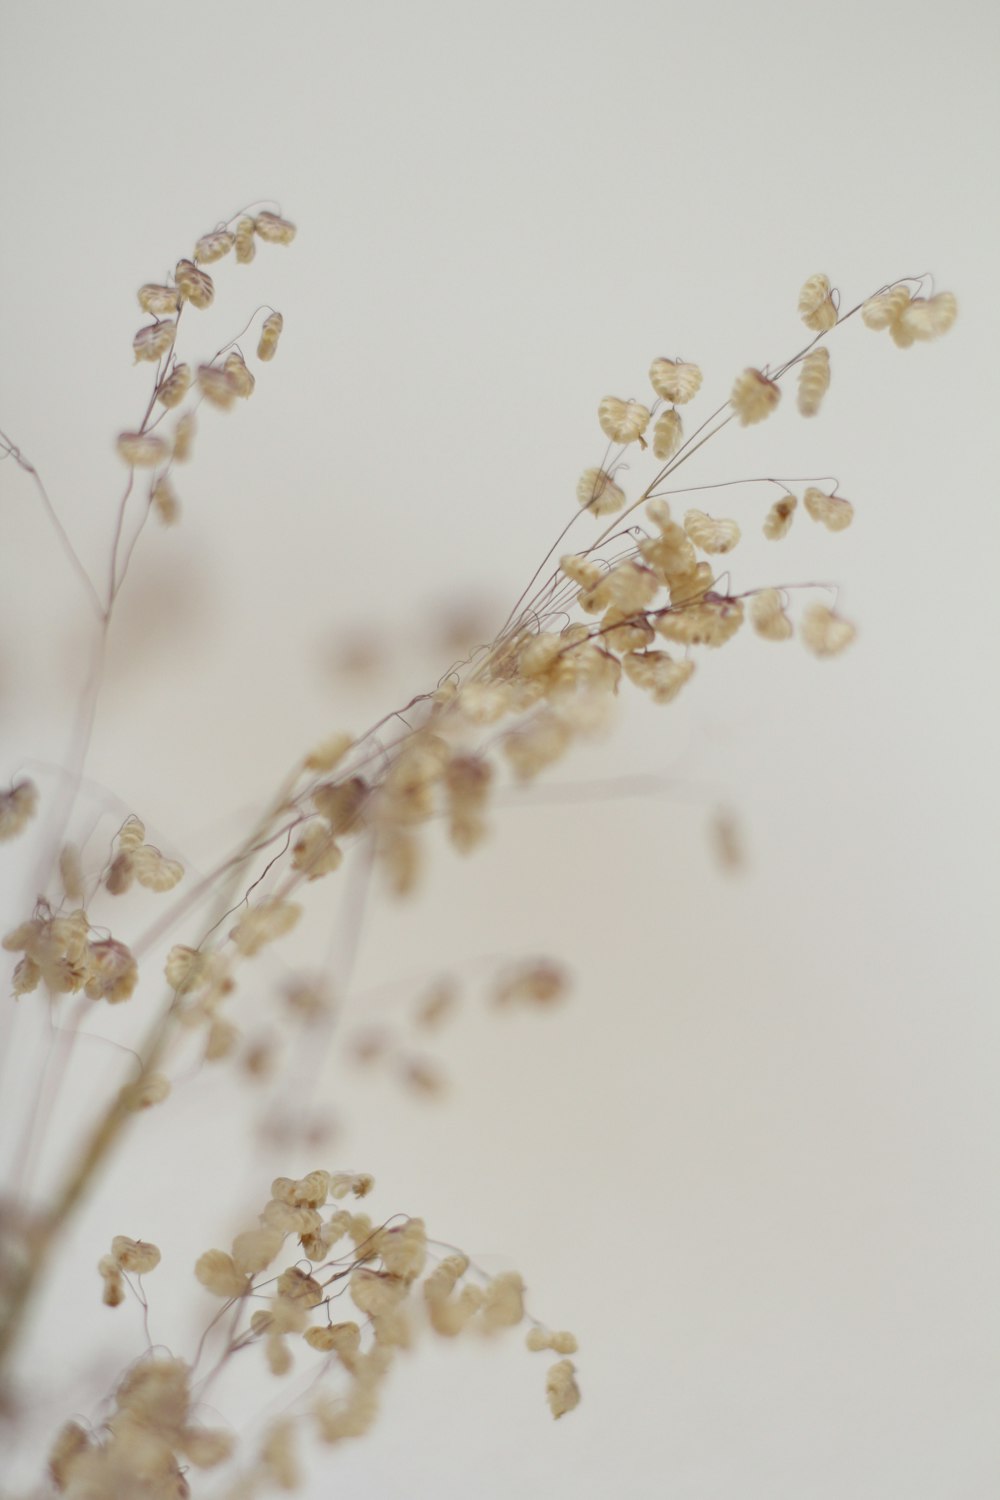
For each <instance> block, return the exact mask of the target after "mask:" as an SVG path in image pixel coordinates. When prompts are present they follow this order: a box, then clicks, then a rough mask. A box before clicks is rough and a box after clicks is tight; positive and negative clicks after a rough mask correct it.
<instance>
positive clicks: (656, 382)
mask: <svg viewBox="0 0 1000 1500" xmlns="http://www.w3.org/2000/svg"><path fill="white" fill-rule="evenodd" d="M649 379H650V383H651V384H652V387H653V390H654V391H655V392H656V394H657V395H658V396H662V397H663V398H664V400H665V401H672V402H673V403H674V405H675V406H683V405H684V403H685V402H686V401H690V400H691V399H692V397H694V396H696V395H697V394H698V391H699V390H700V389H701V371H700V370H699V368H698V366H697V365H692V364H686V363H685V361H684V360H682V359H654V360H653V363H652V364H651V365H650V367H649Z"/></svg>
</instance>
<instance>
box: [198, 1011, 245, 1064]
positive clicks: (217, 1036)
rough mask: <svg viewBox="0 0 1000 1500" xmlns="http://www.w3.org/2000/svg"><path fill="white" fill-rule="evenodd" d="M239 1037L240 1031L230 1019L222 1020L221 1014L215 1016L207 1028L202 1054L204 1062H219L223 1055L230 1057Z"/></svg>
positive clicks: (238, 1042)
mask: <svg viewBox="0 0 1000 1500" xmlns="http://www.w3.org/2000/svg"><path fill="white" fill-rule="evenodd" d="M241 1039H242V1033H241V1032H240V1029H239V1027H238V1026H234V1025H233V1023H232V1021H224V1020H223V1019H222V1018H221V1016H215V1017H213V1019H212V1022H211V1024H210V1025H209V1028H208V1035H207V1037H206V1038H205V1051H204V1053H203V1054H202V1056H203V1057H204V1059H205V1061H206V1062H221V1061H222V1059H223V1058H225V1057H232V1055H233V1053H234V1052H235V1051H236V1048H237V1047H238V1046H239V1044H240V1041H241Z"/></svg>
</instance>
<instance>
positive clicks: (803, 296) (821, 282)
mask: <svg viewBox="0 0 1000 1500" xmlns="http://www.w3.org/2000/svg"><path fill="white" fill-rule="evenodd" d="M799 317H800V318H801V319H802V321H803V323H804V324H805V325H806V327H807V328H812V329H814V330H815V331H816V332H817V333H826V332H827V331H828V330H829V329H831V328H832V327H833V326H834V324H835V323H836V321H837V308H836V304H835V303H834V300H833V294H832V292H831V291H830V283H829V281H828V280H827V278H826V277H825V276H823V275H817V276H810V278H809V280H808V281H807V282H806V283H805V285H804V286H803V287H802V289H801V291H800V292H799Z"/></svg>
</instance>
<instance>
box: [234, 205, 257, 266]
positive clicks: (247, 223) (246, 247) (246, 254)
mask: <svg viewBox="0 0 1000 1500" xmlns="http://www.w3.org/2000/svg"><path fill="white" fill-rule="evenodd" d="M233 240H234V243H235V246H236V259H237V261H238V262H239V264H240V265H248V264H249V263H250V261H252V260H253V258H254V256H255V255H256V254H257V243H256V241H255V239H254V222H253V219H251V218H248V217H244V218H242V219H240V221H239V223H238V224H237V226H236V232H235V234H234V236H233Z"/></svg>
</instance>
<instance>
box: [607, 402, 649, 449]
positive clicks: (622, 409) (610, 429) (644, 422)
mask: <svg viewBox="0 0 1000 1500" xmlns="http://www.w3.org/2000/svg"><path fill="white" fill-rule="evenodd" d="M597 420H598V421H599V422H600V424H601V431H602V432H603V433H604V435H605V437H609V438H610V439H611V441H612V442H613V443H634V442H635V441H636V439H637V438H640V437H642V435H643V433H644V432H645V431H646V428H647V427H648V426H649V408H648V407H646V406H641V405H640V403H639V402H638V401H621V400H619V398H618V397H617V396H605V398H604V400H603V401H602V402H601V404H600V406H599V407H598V408H597Z"/></svg>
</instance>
